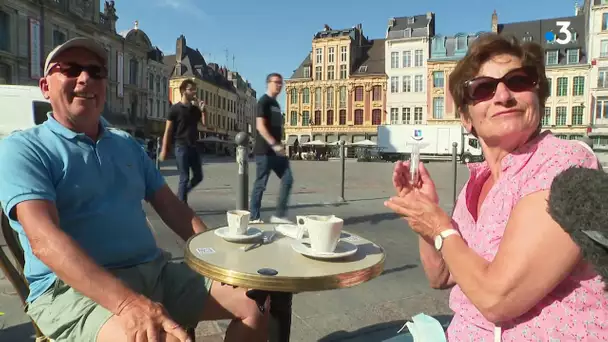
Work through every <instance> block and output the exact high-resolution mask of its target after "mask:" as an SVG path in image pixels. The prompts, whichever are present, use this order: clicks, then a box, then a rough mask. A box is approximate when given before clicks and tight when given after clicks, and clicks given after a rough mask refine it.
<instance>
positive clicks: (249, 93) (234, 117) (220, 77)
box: [164, 35, 257, 143]
mask: <svg viewBox="0 0 608 342" xmlns="http://www.w3.org/2000/svg"><path fill="white" fill-rule="evenodd" d="M175 51H176V53H175V55H171V56H166V57H165V59H164V61H165V64H167V65H168V66H169V67H170V68H171V73H170V75H171V76H170V80H169V101H171V102H174V103H175V102H178V101H180V99H181V95H180V92H179V86H180V84H181V83H182V82H183V81H184V80H185V79H191V80H193V81H194V82H195V83H196V85H197V91H198V98H199V100H203V101H205V109H206V110H207V118H206V126H205V127H203V125H202V124H199V137H200V138H201V139H203V138H208V137H215V138H218V139H220V140H223V141H227V142H231V143H232V142H234V138H235V136H236V134H237V133H238V132H241V131H246V130H247V129H248V127H247V126H246V125H249V127H251V125H252V123H253V118H254V117H255V110H257V106H256V105H255V103H256V99H255V96H256V92H255V90H253V89H252V88H251V84H250V83H249V82H245V81H243V79H242V78H241V76H240V75H239V74H238V73H236V72H231V71H230V70H228V69H227V68H226V67H221V66H219V65H218V64H216V63H209V64H207V62H206V61H205V58H204V57H203V55H202V54H201V53H200V52H199V51H198V50H197V49H193V48H191V47H189V46H188V45H187V44H186V38H185V37H184V36H183V35H182V36H180V37H179V38H178V39H177V41H176V49H175ZM239 80H241V81H242V82H240V83H239ZM239 87H240V89H239ZM239 122H241V124H239Z"/></svg>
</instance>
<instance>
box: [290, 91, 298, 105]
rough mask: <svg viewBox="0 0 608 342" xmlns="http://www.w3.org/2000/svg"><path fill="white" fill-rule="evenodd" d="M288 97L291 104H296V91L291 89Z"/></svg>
mask: <svg viewBox="0 0 608 342" xmlns="http://www.w3.org/2000/svg"><path fill="white" fill-rule="evenodd" d="M289 95H290V96H289V97H290V99H291V101H290V102H291V104H298V91H297V90H296V89H291V90H290V91H289Z"/></svg>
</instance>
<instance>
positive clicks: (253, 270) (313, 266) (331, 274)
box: [184, 224, 385, 342]
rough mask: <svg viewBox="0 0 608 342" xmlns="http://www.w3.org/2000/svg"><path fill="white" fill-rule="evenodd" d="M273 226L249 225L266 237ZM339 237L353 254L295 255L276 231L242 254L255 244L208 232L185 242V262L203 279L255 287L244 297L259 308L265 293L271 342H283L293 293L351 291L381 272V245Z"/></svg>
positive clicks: (348, 235)
mask: <svg viewBox="0 0 608 342" xmlns="http://www.w3.org/2000/svg"><path fill="white" fill-rule="evenodd" d="M275 226H276V225H275V224H252V225H251V227H255V228H258V229H260V230H262V231H263V232H264V234H266V235H267V234H270V233H271V232H272V231H273V230H274V227H275ZM341 239H342V240H345V241H348V242H350V243H352V244H354V245H356V246H357V252H356V253H355V254H353V255H351V256H348V257H345V258H341V259H332V260H320V259H312V258H309V257H307V256H304V255H302V254H300V253H298V252H296V251H294V250H293V249H292V247H291V244H292V243H294V242H295V241H296V240H294V239H292V238H289V237H286V236H283V235H281V234H278V233H277V234H276V236H275V238H274V239H273V240H272V242H270V243H267V244H262V245H259V246H256V247H255V248H253V249H250V250H248V251H245V250H244V247H247V246H250V245H253V244H255V242H256V241H255V240H254V241H251V242H248V243H233V242H228V241H225V240H224V239H223V238H221V237H219V236H217V235H216V234H215V233H214V231H213V230H209V231H207V232H204V233H200V234H197V235H195V236H193V237H192V238H190V239H189V240H188V242H187V243H186V251H185V253H184V255H185V256H184V258H185V262H186V264H188V265H189V266H190V267H191V268H192V269H193V270H195V271H196V272H198V273H200V274H202V275H204V276H205V277H208V278H210V279H213V280H215V281H217V282H221V283H224V284H229V285H233V286H238V287H242V288H248V289H255V290H251V291H249V292H248V296H249V297H251V298H252V299H256V300H257V301H258V304H260V305H261V303H263V302H264V300H265V299H266V298H267V296H268V295H269V296H270V298H271V308H270V315H271V318H272V320H271V327H270V329H271V331H270V341H273V342H287V341H289V335H290V331H291V301H292V296H293V294H294V293H299V292H305V291H323V290H332V289H339V288H346V287H351V286H355V285H359V284H361V283H364V282H366V281H369V280H371V279H373V278H375V277H377V276H379V275H380V274H381V273H382V271H383V269H384V259H385V253H384V249H382V247H380V246H378V245H377V244H375V243H373V242H371V241H369V240H367V239H365V238H363V237H361V236H358V235H355V234H351V233H348V232H347V231H344V230H343V231H342V236H341ZM259 240H260V241H261V238H260V239H259ZM261 308H262V307H261Z"/></svg>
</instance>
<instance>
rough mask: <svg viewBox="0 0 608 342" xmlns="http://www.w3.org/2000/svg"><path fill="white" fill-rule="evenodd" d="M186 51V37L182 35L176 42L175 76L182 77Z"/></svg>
mask: <svg viewBox="0 0 608 342" xmlns="http://www.w3.org/2000/svg"><path fill="white" fill-rule="evenodd" d="M185 51H186V37H184V35H183V34H182V35H180V36H179V38H177V41H176V42H175V76H181V75H182V59H183V58H184V52H185Z"/></svg>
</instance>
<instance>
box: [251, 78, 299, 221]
mask: <svg viewBox="0 0 608 342" xmlns="http://www.w3.org/2000/svg"><path fill="white" fill-rule="evenodd" d="M266 86H267V91H266V94H264V95H263V96H262V97H261V98H260V100H259V101H258V113H257V117H256V120H255V127H256V138H255V145H254V148H253V153H254V154H255V164H256V178H255V183H254V184H253V190H252V192H251V203H250V205H249V207H250V208H249V210H250V211H251V223H261V222H262V220H261V219H260V207H261V205H262V195H263V194H264V190H265V189H266V184H267V183H268V177H269V176H270V171H274V173H275V174H276V175H277V176H278V177H279V178H280V179H281V188H280V191H279V198H278V203H277V208H276V211H275V215H274V216H272V217H271V218H270V222H272V223H291V221H289V220H288V219H287V218H286V217H285V216H286V213H287V201H288V200H289V194H290V193H291V187H292V184H293V176H292V174H291V168H290V167H289V159H288V158H287V157H286V156H285V149H284V147H283V145H282V144H281V138H282V136H283V115H282V113H281V107H280V106H279V103H278V102H277V100H276V98H277V96H278V95H279V94H280V93H281V89H282V88H283V77H282V76H281V75H280V74H277V73H272V74H270V75H268V76H267V77H266Z"/></svg>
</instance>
